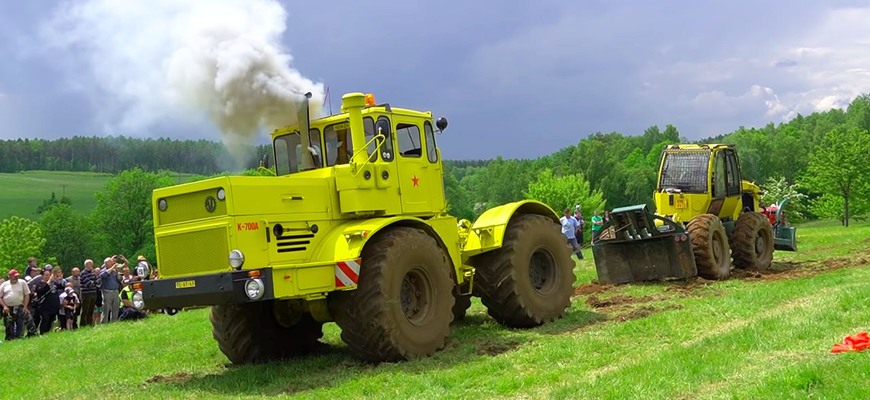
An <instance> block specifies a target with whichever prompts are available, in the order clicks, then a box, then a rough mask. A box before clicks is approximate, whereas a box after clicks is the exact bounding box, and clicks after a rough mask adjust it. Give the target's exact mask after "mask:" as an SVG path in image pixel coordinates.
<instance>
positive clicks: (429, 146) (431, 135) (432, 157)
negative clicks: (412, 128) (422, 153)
mask: <svg viewBox="0 0 870 400" xmlns="http://www.w3.org/2000/svg"><path fill="white" fill-rule="evenodd" d="M423 132H424V133H425V134H426V155H427V156H428V157H429V162H431V163H435V162H438V151H437V150H435V131H433V130H432V124H430V123H429V121H426V122H424V123H423Z"/></svg>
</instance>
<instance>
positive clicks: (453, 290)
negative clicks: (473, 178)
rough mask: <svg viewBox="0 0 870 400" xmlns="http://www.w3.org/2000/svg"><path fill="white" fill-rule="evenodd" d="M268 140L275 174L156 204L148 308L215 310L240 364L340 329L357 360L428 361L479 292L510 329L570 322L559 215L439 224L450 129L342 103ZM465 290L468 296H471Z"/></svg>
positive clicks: (350, 98) (361, 103) (570, 277)
mask: <svg viewBox="0 0 870 400" xmlns="http://www.w3.org/2000/svg"><path fill="white" fill-rule="evenodd" d="M303 102H304V103H305V106H303V107H302V111H303V112H302V113H301V115H299V116H298V117H297V119H298V123H297V124H294V125H292V126H285V127H279V128H277V129H276V130H275V131H274V132H273V133H272V145H273V150H274V157H275V163H274V168H275V170H274V175H276V176H225V177H217V178H212V179H206V180H203V181H198V182H192V183H186V184H181V185H176V186H172V187H168V188H161V189H158V190H155V191H154V194H153V205H154V235H155V242H156V245H157V264H158V265H159V266H160V269H159V271H160V279H157V280H151V281H146V282H144V283H143V284H142V286H143V288H142V291H143V296H144V301H145V306H146V307H148V308H182V307H188V306H212V309H211V318H210V319H211V323H212V328H213V329H212V332H213V336H214V338H215V339H216V341H217V343H218V347H219V348H220V349H221V351H223V353H224V354H225V355H226V356H227V358H229V359H230V361H232V362H234V363H251V362H260V361H267V360H271V359H276V358H283V357H289V356H294V355H297V354H301V353H305V352H307V351H310V350H311V349H313V348H316V347H317V346H316V345H317V341H318V339H319V338H320V337H321V336H322V334H323V333H322V326H323V324H324V323H326V322H330V321H334V322H336V323H337V324H338V326H339V327H340V328H341V338H342V340H344V342H345V343H346V344H347V345H348V347H349V348H350V350H351V351H352V352H353V354H354V355H356V356H357V357H359V358H361V359H364V360H367V361H373V362H378V361H390V360H401V359H408V358H416V357H424V356H428V355H431V354H432V353H434V352H435V351H437V350H438V349H440V348H442V347H443V346H444V344H445V339H446V337H447V336H448V334H449V332H450V323H451V321H453V320H454V319H458V318H462V317H463V316H464V315H465V312H466V309H468V307H469V306H470V305H471V298H470V296H471V295H472V293H473V294H474V295H477V296H479V297H480V299H481V302H482V303H483V304H484V305H485V306H486V307H487V310H488V312H489V314H490V315H491V316H492V317H493V318H494V319H495V320H496V321H498V322H499V323H501V324H504V325H506V326H510V327H532V326H538V325H541V324H544V323H547V322H549V321H552V320H554V319H556V318H560V317H561V316H562V315H564V313H565V310H566V309H567V307H568V305H569V304H570V298H571V295H572V294H573V289H572V284H573V282H574V274H573V268H574V263H573V262H572V261H571V258H570V252H569V251H568V249H567V248H566V247H565V239H564V236H562V234H561V232H560V228H559V217H558V215H557V214H556V213H555V212H554V211H553V210H552V209H551V208H550V207H548V206H546V205H545V204H543V203H540V202H536V201H518V202H514V203H509V204H505V205H501V206H498V207H494V208H492V209H490V210H487V211H486V212H484V213H483V214H482V215H481V216H480V217H478V219H477V220H476V221H475V222H474V223H473V224H472V223H471V222H470V221H467V220H457V219H456V217H453V216H451V215H449V214H448V213H447V204H446V200H445V198H444V184H443V177H442V174H443V167H442V164H441V162H442V157H441V152H440V150H439V149H438V146H437V144H436V141H435V138H436V134H437V133H439V132H441V131H443V130H444V128H445V127H446V126H447V120H446V119H443V118H438V119H437V120H436V119H434V118H433V117H432V113H431V112H428V111H425V112H423V111H416V110H410V109H405V108H399V107H393V106H391V105H389V104H377V103H376V102H375V101H374V96H371V95H364V94H362V93H349V94H346V95H344V96H343V97H342V105H341V111H340V112H339V113H338V114H335V115H329V116H326V117H323V118H319V119H315V120H311V121H309V116H308V114H307V111H308V105H307V102H308V98H307V97H306V98H305V99H304V100H303ZM472 283H473V286H472Z"/></svg>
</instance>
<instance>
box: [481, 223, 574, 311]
mask: <svg viewBox="0 0 870 400" xmlns="http://www.w3.org/2000/svg"><path fill="white" fill-rule="evenodd" d="M474 263H475V264H476V265H475V266H476V267H477V268H476V272H475V274H476V276H475V278H476V283H475V288H476V289H477V290H478V291H479V292H480V300H481V302H483V304H484V305H485V306H486V307H487V311H488V312H489V315H490V316H492V317H493V318H494V319H495V320H496V321H498V322H499V323H501V324H503V325H505V326H509V327H515V328H529V327H534V326H538V325H541V324H544V323H546V322H550V321H553V320H555V319H557V318H561V317H562V316H563V315H564V314H565V309H566V308H568V306H569V305H570V304H571V295H572V294H573V293H574V291H573V283H574V262H573V261H572V260H571V252H570V250H568V247H567V246H565V236H563V235H562V233H561V230H560V228H559V224H557V223H555V222H553V220H551V219H550V218H547V217H545V216H543V215H535V214H526V215H518V216H516V217H514V218H513V219H512V220H511V221H510V223H508V227H507V231H506V232H505V234H504V241H503V245H502V247H501V248H499V249H497V250H493V251H492V252H489V253H484V254H482V255H481V256H478V258H477V259H476V260H475V261H474Z"/></svg>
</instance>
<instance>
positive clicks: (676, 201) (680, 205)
mask: <svg viewBox="0 0 870 400" xmlns="http://www.w3.org/2000/svg"><path fill="white" fill-rule="evenodd" d="M674 207H677V208H686V199H681V198H679V197H678V198H676V199H674Z"/></svg>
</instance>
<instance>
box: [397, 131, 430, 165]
mask: <svg viewBox="0 0 870 400" xmlns="http://www.w3.org/2000/svg"><path fill="white" fill-rule="evenodd" d="M396 139H397V140H398V141H399V154H400V155H401V156H402V157H414V158H420V157H422V156H423V143H421V141H420V128H419V127H418V126H417V125H411V124H398V125H397V126H396Z"/></svg>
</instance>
